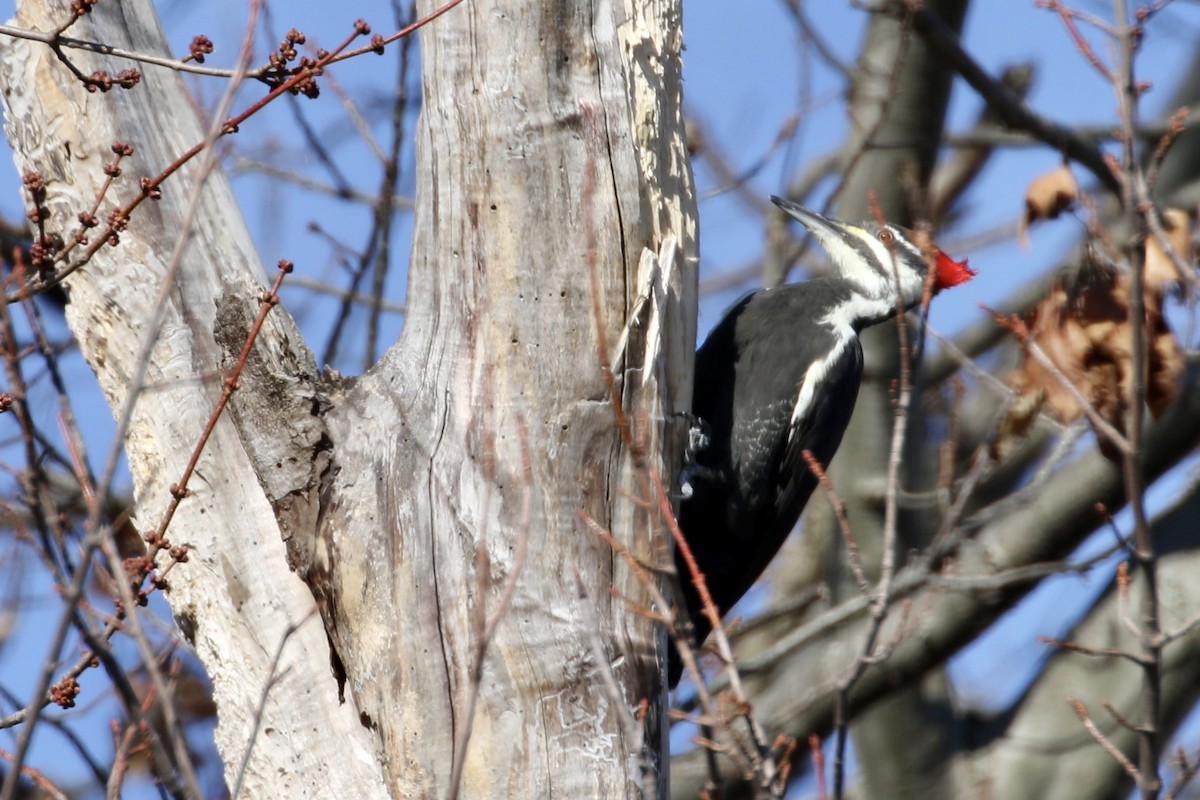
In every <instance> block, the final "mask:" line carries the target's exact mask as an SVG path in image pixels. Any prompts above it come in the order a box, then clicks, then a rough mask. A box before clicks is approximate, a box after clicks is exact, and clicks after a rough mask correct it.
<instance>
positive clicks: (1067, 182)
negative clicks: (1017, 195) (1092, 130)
mask: <svg viewBox="0 0 1200 800" xmlns="http://www.w3.org/2000/svg"><path fill="white" fill-rule="evenodd" d="M1078 199H1079V184H1078V183H1077V182H1076V181H1075V175H1074V174H1073V173H1072V172H1071V168H1070V167H1069V166H1067V164H1065V163H1064V164H1060V165H1059V166H1058V167H1057V168H1055V169H1052V170H1050V171H1049V172H1046V173H1043V174H1041V175H1039V176H1038V177H1036V178H1034V179H1033V181H1032V182H1031V183H1030V184H1029V188H1027V189H1026V190H1025V215H1024V216H1023V217H1021V220H1020V222H1018V223H1017V241H1018V242H1020V243H1021V246H1022V247H1025V248H1028V247H1029V226H1030V225H1031V224H1033V223H1034V222H1038V221H1040V220H1043V219H1054V218H1055V217H1057V216H1058V215H1059V214H1061V213H1062V212H1064V211H1066V210H1067V209H1068V208H1070V207H1071V206H1072V205H1073V204H1074V203H1075V201H1076V200H1078Z"/></svg>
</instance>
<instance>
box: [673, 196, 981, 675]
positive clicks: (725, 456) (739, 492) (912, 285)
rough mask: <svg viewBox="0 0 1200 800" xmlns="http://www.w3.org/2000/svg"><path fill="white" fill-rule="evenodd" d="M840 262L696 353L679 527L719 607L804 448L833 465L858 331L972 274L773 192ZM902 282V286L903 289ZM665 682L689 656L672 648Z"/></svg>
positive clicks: (775, 296) (750, 299)
mask: <svg viewBox="0 0 1200 800" xmlns="http://www.w3.org/2000/svg"><path fill="white" fill-rule="evenodd" d="M771 200H772V202H774V203H775V204H776V205H778V206H779V207H780V208H782V209H783V210H784V211H786V212H787V213H788V214H790V215H791V216H792V217H794V218H796V219H797V220H799V221H800V222H802V223H803V224H804V226H805V227H806V228H808V230H809V231H810V232H811V233H812V235H813V236H814V237H815V238H816V240H817V241H818V242H820V243H821V246H822V247H824V248H825V250H826V252H827V253H828V254H829V257H830V259H831V260H832V261H833V268H834V272H835V273H836V274H835V275H833V276H829V277H819V278H814V279H812V280H810V281H807V282H805V283H798V284H791V285H787V286H780V287H778V288H775V289H766V290H763V291H760V292H755V293H754V294H751V295H749V296H747V297H745V298H743V299H742V300H741V301H740V302H738V303H737V304H736V305H735V306H734V307H733V308H731V309H730V310H729V311H728V312H727V313H726V314H725V317H724V318H723V319H722V320H721V321H720V322H718V323H717V326H716V327H715V328H713V330H712V332H711V333H710V334H709V335H708V339H707V340H706V341H705V342H704V345H703V346H702V347H701V348H700V350H699V351H698V352H697V353H696V373H695V375H696V379H695V389H694V391H693V394H692V414H693V415H694V416H695V417H698V418H699V419H700V420H701V421H702V424H703V426H704V428H705V433H706V434H707V439H708V441H707V443H706V444H704V445H703V446H702V447H701V448H699V449H698V450H697V451H695V452H693V453H690V454H689V458H690V460H691V461H692V463H691V464H690V465H689V466H688V467H687V468H686V471H685V474H686V476H687V477H686V479H685V480H686V486H685V490H684V494H685V497H684V499H683V501H682V502H681V504H680V509H679V526H680V528H681V530H682V531H683V535H684V538H685V539H686V540H687V543H688V546H689V548H690V549H691V551H692V555H693V556H695V558H696V561H697V563H698V564H699V567H700V571H701V572H702V573H703V574H704V577H705V580H706V582H707V585H708V589H709V591H710V592H711V594H712V597H713V600H714V601H715V603H716V605H717V608H718V609H719V610H720V612H721V614H722V615H723V614H725V612H727V611H728V610H729V608H730V607H731V606H732V605H733V604H734V603H736V602H737V601H738V600H739V599H740V598H741V597H742V595H743V594H745V593H746V591H747V590H748V589H749V588H750V586H751V584H753V583H754V581H755V580H757V579H758V576H759V575H760V574H762V571H763V570H764V569H766V567H767V564H768V562H770V560H771V559H772V558H773V557H774V555H775V553H776V552H777V551H778V550H779V548H780V546H781V545H782V544H783V542H784V540H785V539H786V538H787V536H788V534H789V533H790V532H791V530H792V528H793V527H794V526H795V524H796V520H797V519H798V518H799V516H800V512H801V511H802V510H803V509H804V504H805V503H806V502H808V498H809V495H811V494H812V492H813V489H814V488H815V487H816V485H817V479H816V477H815V476H814V475H813V473H812V471H811V470H810V469H809V467H808V465H807V464H806V463H805V461H804V458H803V455H802V454H803V453H804V451H806V450H807V451H809V452H811V453H812V455H813V457H814V458H815V459H816V460H817V462H818V463H820V464H822V465H828V464H829V461H830V459H832V458H833V454H834V453H835V452H836V451H837V449H838V445H839V444H841V441H842V434H843V433H844V432H845V430H846V425H847V424H848V423H849V422H850V414H851V412H852V411H853V410H854V401H855V399H856V398H857V396H858V385H859V383H860V381H861V380H862V369H863V355H862V346H861V345H860V344H859V341H858V334H859V333H860V332H861V331H862V330H863V329H864V328H867V327H869V326H871V325H875V324H877V323H880V322H883V321H884V320H887V319H890V318H891V317H893V316H895V315H896V313H897V311H898V310H899V309H901V308H903V309H905V310H908V309H911V308H913V307H915V306H916V305H917V304H918V303H920V301H921V296H922V294H923V293H924V287H925V276H926V274H927V273H928V272H929V270H930V264H931V262H932V268H933V270H934V274H933V278H932V281H933V284H932V285H933V291H934V292H938V291H940V290H942V289H946V288H948V287H951V286H957V285H958V284H960V283H964V282H965V281H967V280H969V279H970V278H971V276H972V275H974V272H972V271H971V270H970V269H969V268H968V267H967V263H966V261H962V262H956V261H953V260H952V259H951V258H950V257H949V256H947V255H946V254H945V253H943V252H942V251H941V250H936V249H935V250H934V251H933V252H932V253H931V255H932V258H929V257H927V256H926V255H925V254H924V253H922V251H921V249H920V248H919V247H918V246H917V245H916V244H914V243H913V241H912V238H911V236H912V234H911V232H910V231H907V230H904V229H903V228H899V227H897V226H895V225H880V224H877V223H874V222H864V223H862V224H861V225H848V224H846V223H844V222H838V221H837V220H832V219H828V218H826V217H824V216H822V215H820V214H817V213H816V212H813V211H809V210H808V209H806V208H802V207H801V206H798V205H796V204H795V203H791V202H789V201H787V200H783V199H781V198H778V197H772V198H771ZM897 291H898V292H899V294H897ZM675 566H676V570H677V571H678V574H679V580H680V584H681V586H682V588H683V597H684V602H685V604H686V610H687V613H688V616H689V617H690V619H691V621H692V626H693V630H694V633H695V640H696V642H703V641H704V639H705V637H706V636H707V635H708V633H709V631H710V630H711V625H710V624H709V621H708V618H707V617H705V616H704V615H703V613H702V612H701V607H700V599H699V597H698V595H697V593H696V590H695V587H694V586H693V584H692V580H691V574H690V572H689V571H688V569H687V567H686V566H685V564H684V562H683V559H682V556H681V555H680V554H679V553H676V558H675ZM671 655H672V662H671V664H670V669H669V680H670V685H671V686H674V685H675V684H676V683H677V682H678V679H679V674H680V671H681V665H680V664H679V661H678V654H677V653H675V652H674V650H673V649H672V652H671Z"/></svg>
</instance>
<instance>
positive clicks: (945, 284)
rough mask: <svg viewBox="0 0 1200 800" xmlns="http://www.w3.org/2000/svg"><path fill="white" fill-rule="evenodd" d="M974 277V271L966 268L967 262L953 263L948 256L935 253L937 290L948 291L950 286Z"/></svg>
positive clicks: (964, 260)
mask: <svg viewBox="0 0 1200 800" xmlns="http://www.w3.org/2000/svg"><path fill="white" fill-rule="evenodd" d="M973 277H975V270H973V269H971V268H970V267H968V266H967V260H966V259H965V258H964V259H963V260H962V261H955V260H954V259H953V258H951V257H950V256H948V255H946V254H945V253H943V252H942V251H941V250H938V251H937V286H936V287H935V288H937V289H938V290H939V291H940V290H942V289H949V288H950V287H951V286H958V285H959V284H960V283H966V282H967V281H969V280H971V278H973Z"/></svg>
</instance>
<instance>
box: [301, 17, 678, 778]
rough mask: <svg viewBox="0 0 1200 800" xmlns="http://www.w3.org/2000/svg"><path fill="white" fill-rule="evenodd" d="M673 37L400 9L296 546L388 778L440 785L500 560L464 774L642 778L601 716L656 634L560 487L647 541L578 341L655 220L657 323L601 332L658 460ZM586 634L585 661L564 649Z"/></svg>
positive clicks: (636, 547)
mask: <svg viewBox="0 0 1200 800" xmlns="http://www.w3.org/2000/svg"><path fill="white" fill-rule="evenodd" d="M680 44H681V40H680V37H679V8H678V5H677V4H675V3H668V2H663V3H649V4H645V3H641V4H634V3H628V4H621V3H615V4H614V3H609V2H602V3H597V4H593V3H585V2H567V3H555V4H545V3H535V2H519V3H515V4H514V3H503V4H495V3H486V2H485V3H468V4H464V5H463V6H461V7H460V8H458V9H455V11H454V13H452V14H449V15H447V16H446V17H444V18H443V19H442V20H439V22H438V24H436V25H434V26H431V27H429V28H427V29H425V30H424V31H423V38H422V56H423V65H422V67H423V76H424V86H425V104H424V107H423V112H422V118H421V123H420V125H419V127H418V131H417V137H418V138H417V143H418V170H419V176H420V177H419V184H418V191H417V204H416V205H417V208H416V219H415V234H414V244H413V259H412V266H411V271H410V289H409V301H408V309H409V316H408V319H407V324H406V327H405V331H404V334H403V336H402V338H401V340H400V342H399V343H398V344H397V345H396V346H395V347H393V348H392V349H391V350H390V351H389V352H388V353H387V354H386V355H385V356H384V358H383V359H382V361H381V362H380V364H379V365H378V366H377V367H376V368H375V369H374V370H372V372H370V373H369V374H368V375H366V376H364V377H363V378H362V379H361V380H360V381H359V382H358V383H357V385H356V386H355V387H354V388H353V390H351V391H350V392H349V393H348V394H347V397H346V398H345V400H344V402H341V403H339V404H337V406H336V407H335V408H334V409H333V410H332V411H331V413H330V414H329V415H328V421H329V426H330V432H331V436H332V440H333V443H334V448H335V458H334V462H333V466H332V471H331V473H330V474H331V479H330V484H329V487H328V496H329V497H331V498H332V499H331V501H330V502H329V503H328V504H327V505H326V507H325V508H324V510H323V511H324V516H323V525H322V528H321V537H322V538H321V540H320V542H319V543H318V544H317V546H316V547H315V548H314V552H316V553H317V556H318V557H317V559H316V561H315V562H314V564H313V567H312V568H313V570H314V579H315V581H316V582H317V583H318V585H320V586H322V587H324V588H323V590H322V591H325V592H327V593H328V596H329V597H330V600H331V603H330V605H331V608H332V609H333V610H332V614H331V616H332V629H333V631H334V639H335V642H336V644H337V648H338V650H339V652H340V653H341V656H342V659H343V661H344V663H345V666H346V671H347V674H348V677H349V685H350V687H351V689H352V692H353V694H354V696H355V698H356V701H357V703H358V705H359V708H360V709H361V710H362V712H363V714H364V719H365V720H368V721H369V723H370V725H371V726H372V728H373V729H374V730H375V731H376V732H377V733H378V735H379V737H380V739H381V742H382V746H383V754H384V762H385V764H386V767H387V769H388V774H389V780H390V782H391V783H392V785H393V787H394V791H395V793H396V796H437V795H440V794H443V793H445V792H446V791H447V788H448V787H447V785H446V779H447V776H448V774H449V772H450V765H451V763H452V760H453V757H454V748H455V745H456V735H455V732H456V731H457V730H459V728H460V727H461V726H462V725H464V724H465V720H464V719H463V718H462V714H463V710H464V709H465V708H467V706H468V703H467V699H468V697H469V695H470V693H471V692H472V691H474V688H473V683H472V676H471V666H472V663H473V660H474V657H475V653H476V651H477V648H478V647H479V646H480V642H479V635H478V634H479V631H478V629H477V627H476V625H475V624H474V623H473V620H474V619H475V618H476V616H477V614H478V613H479V611H478V609H479V607H480V606H481V605H482V606H483V609H484V614H489V613H491V610H492V609H494V608H495V607H496V605H497V604H498V602H499V598H500V597H501V596H502V594H503V593H504V592H505V591H506V587H507V585H508V584H509V582H510V581H513V580H515V581H516V585H515V591H514V592H513V595H512V600H511V604H510V606H509V607H508V609H507V611H506V613H505V615H504V617H503V618H502V619H501V620H500V622H499V625H498V627H497V629H496V632H495V638H494V640H493V641H492V643H491V646H490V649H489V651H488V654H487V657H486V658H485V660H484V664H483V673H482V676H481V681H480V686H479V697H478V706H477V711H476V714H475V717H474V720H473V729H474V735H473V737H472V739H471V741H470V743H469V749H468V751H467V755H466V762H465V777H464V784H463V787H462V789H463V791H464V792H465V794H466V795H468V796H472V797H541V796H556V797H600V796H609V797H612V796H617V797H621V796H637V795H638V794H639V792H640V789H639V783H641V782H642V780H643V773H644V772H646V771H648V772H649V773H651V774H650V775H649V778H651V779H655V780H657V781H658V783H657V786H658V789H657V790H656V791H658V792H661V791H665V788H666V781H665V779H664V778H665V776H662V775H657V774H655V773H657V770H658V763H657V759H658V749H659V747H660V746H661V741H653V742H648V743H647V742H640V741H637V738H638V737H636V736H635V737H632V738H631V737H630V735H629V734H630V731H629V729H628V728H626V727H623V724H624V721H625V715H627V714H628V713H630V712H632V711H634V710H635V709H636V706H637V704H638V703H639V701H640V700H641V699H642V698H643V697H647V698H658V697H659V696H660V695H661V691H660V689H659V686H658V680H659V672H658V669H657V668H656V665H655V657H656V650H657V649H658V648H656V644H657V642H656V638H657V637H655V636H654V629H653V626H652V625H651V624H649V623H648V622H647V621H646V620H644V619H641V618H639V617H638V616H637V615H634V614H632V613H631V612H630V611H629V610H628V609H627V608H626V606H625V604H624V603H623V601H622V600H620V599H614V598H613V596H612V595H611V594H610V591H609V590H610V587H612V588H615V589H616V591H617V592H618V593H619V594H620V595H622V596H625V597H629V598H632V599H634V600H637V601H641V602H645V596H646V595H645V592H644V590H643V589H642V588H641V587H640V586H638V585H637V584H636V582H635V581H634V580H632V578H631V576H630V574H629V572H628V571H627V570H626V569H625V567H624V566H623V564H621V562H620V561H619V560H618V559H616V558H615V556H614V554H613V553H611V552H610V551H609V548H608V547H607V546H606V545H605V544H604V543H603V542H602V541H601V540H599V539H598V538H597V537H595V536H594V535H593V534H591V533H589V532H588V531H587V529H586V527H585V526H584V525H583V524H582V522H581V520H580V519H579V516H578V513H579V512H580V511H582V512H584V513H586V514H587V515H589V516H590V517H592V518H594V519H595V520H597V521H598V522H599V523H600V524H601V525H603V526H605V527H607V528H609V529H611V530H612V531H613V533H614V535H615V536H617V538H618V539H620V540H622V541H623V542H625V543H626V545H627V546H629V547H630V548H631V549H632V550H633V551H634V552H635V553H637V554H638V555H639V556H640V557H642V558H644V559H646V560H650V561H654V560H657V561H662V560H663V559H662V557H661V555H659V554H658V553H657V551H656V548H655V540H654V535H655V534H654V527H655V526H652V525H650V524H648V521H649V520H648V517H647V514H646V513H645V512H643V511H640V510H638V509H637V508H636V507H635V506H634V504H633V503H632V502H631V499H630V498H631V497H644V496H645V487H644V485H643V484H642V482H641V481H640V479H639V476H638V470H637V469H635V468H634V467H633V465H632V463H631V455H630V452H629V449H628V448H627V447H626V446H625V445H623V444H622V443H621V441H620V437H619V435H618V433H617V431H616V428H615V426H614V409H613V406H612V404H611V403H610V400H609V392H608V389H607V388H606V385H605V381H604V378H603V374H602V371H601V369H600V368H599V366H598V354H600V353H605V354H608V353H613V351H614V347H615V346H616V343H617V342H618V338H619V334H620V332H621V329H622V326H623V325H625V324H626V322H627V320H628V317H629V315H630V310H631V308H633V307H634V306H635V305H636V295H637V293H638V289H637V287H636V285H635V283H636V282H635V276H636V269H637V264H638V261H639V259H640V256H641V253H642V251H643V248H646V247H649V248H650V249H651V250H657V249H658V248H659V247H660V245H661V243H662V241H663V238H664V236H666V235H674V236H676V237H678V239H679V241H680V243H681V247H680V251H679V257H678V258H677V259H676V260H675V261H674V263H673V264H671V265H669V274H668V275H666V279H667V286H668V287H669V292H670V296H669V297H667V298H660V299H662V300H663V301H664V302H667V303H668V307H669V309H670V311H669V313H668V316H667V317H666V318H665V319H664V320H663V323H664V324H666V325H668V326H673V327H668V329H666V330H665V331H664V332H663V335H665V336H666V339H665V342H664V343H662V344H660V343H657V342H652V341H646V338H645V337H644V336H641V335H638V333H637V331H636V330H635V334H634V335H632V336H630V337H629V343H630V344H629V347H628V348H627V351H626V352H625V353H624V357H623V361H624V364H625V372H624V383H623V385H622V387H621V390H622V392H623V394H624V399H625V411H626V413H627V414H628V415H630V419H631V421H633V422H634V423H635V424H636V428H637V431H638V434H639V435H641V436H645V437H648V438H647V439H646V441H647V444H648V453H649V464H650V465H652V466H654V467H656V468H659V469H662V468H663V467H664V466H665V464H664V462H662V461H660V459H659V457H658V455H657V450H658V449H659V442H660V429H661V426H662V423H663V420H664V417H665V416H666V415H669V414H671V413H673V412H675V411H679V410H684V409H685V408H686V407H687V404H688V399H689V398H690V386H689V385H688V381H687V373H686V368H685V367H683V365H684V364H688V363H690V353H691V347H692V346H693V343H694V334H693V333H692V330H691V328H690V324H691V319H692V315H691V314H681V313H680V310H681V309H686V308H691V307H692V305H691V304H692V303H694V291H695V289H694V285H695V273H694V269H695V221H694V219H695V218H694V209H693V206H692V200H691V177H690V171H689V170H690V168H689V167H688V164H687V159H686V157H685V152H684V149H683V139H682V122H681V115H680V107H679V98H680V95H679V91H680V84H679V69H680V61H679V48H680ZM631 98H632V102H631ZM593 274H594V276H595V279H594V283H595V286H596V287H597V290H598V292H599V296H598V297H596V298H594V297H593V288H592V284H593V280H592V275H593ZM681 304H682V305H681ZM594 306H595V307H598V308H599V310H600V312H601V313H602V314H603V317H604V323H605V324H604V328H603V338H602V340H599V341H598V340H597V335H596V332H597V326H596V324H595V321H594V311H593V308H594ZM663 348H665V349H663ZM647 353H649V354H650V356H651V358H652V361H651V363H652V364H653V363H655V361H659V362H660V363H661V364H663V365H665V366H667V367H669V369H667V370H666V371H665V372H661V373H660V374H662V375H665V376H666V377H667V380H668V386H666V387H662V388H660V387H659V386H658V384H657V379H658V376H657V375H649V374H645V373H644V370H641V369H633V368H635V367H639V366H640V365H641V364H642V363H643V361H644V359H645V358H646V354H647ZM656 353H657V355H655V354H656ZM639 373H642V374H640V375H639ZM660 392H661V393H662V397H660V396H659V394H660ZM642 414H645V415H648V417H647V418H641V417H640V416H639V415H642ZM526 469H528V474H527V473H526ZM668 474H669V473H668ZM527 499H528V501H529V509H530V510H529V513H528V516H527V517H526V516H525V511H524V509H525V507H526V502H527ZM522 536H527V537H528V548H529V549H528V552H529V556H528V559H527V562H526V563H525V564H524V567H523V570H522V571H521V572H520V574H519V575H516V574H515V570H516V564H515V561H514V559H515V553H516V552H517V549H518V544H519V540H520V538H521V537H522ZM481 549H483V550H486V554H487V557H486V560H483V559H481V558H480V557H479V552H480V550H481ZM485 566H486V567H487V570H488V571H487V573H486V574H485V575H484V576H483V577H482V578H481V577H480V575H479V574H478V570H480V569H482V568H484V567H485ZM481 581H482V583H483V585H485V586H486V587H487V591H486V593H484V594H483V595H482V596H481V595H480V593H479V592H478V591H477V589H476V587H477V586H479V585H480V583H481ZM581 590H582V591H581ZM596 620H600V624H599V625H597V623H596ZM597 628H598V629H597ZM596 637H598V638H599V640H600V642H601V644H602V647H603V650H604V652H606V653H607V654H608V662H607V663H596V661H595V659H594V658H593V656H592V652H593V651H592V647H591V642H592V640H593V639H594V638H596ZM604 670H611V671H612V672H613V673H614V674H615V676H616V678H617V681H618V683H619V685H620V686H622V687H623V688H624V690H625V692H626V694H625V696H624V697H623V698H621V700H620V702H619V703H617V702H615V701H614V699H612V698H610V697H608V696H607V695H606V694H605V693H604V692H603V691H602V690H601V689H600V688H599V687H600V685H601V681H600V680H599V673H600V671H604ZM656 702H657V700H656ZM619 706H623V707H619ZM652 718H653V715H652ZM652 785H653V784H652V783H651V786H652Z"/></svg>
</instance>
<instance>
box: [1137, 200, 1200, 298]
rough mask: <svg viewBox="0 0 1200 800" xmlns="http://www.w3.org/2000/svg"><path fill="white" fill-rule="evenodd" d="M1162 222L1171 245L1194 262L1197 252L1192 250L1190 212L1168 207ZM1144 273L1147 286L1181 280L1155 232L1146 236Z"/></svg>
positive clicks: (1185, 257) (1186, 258)
mask: <svg viewBox="0 0 1200 800" xmlns="http://www.w3.org/2000/svg"><path fill="white" fill-rule="evenodd" d="M1162 224H1163V229H1164V230H1165V231H1166V234H1167V241H1169V242H1170V243H1171V247H1173V248H1175V252H1176V253H1178V254H1179V256H1180V257H1181V258H1182V259H1183V260H1184V261H1186V262H1187V263H1189V264H1190V263H1192V262H1193V261H1194V260H1195V254H1194V253H1193V252H1192V224H1191V220H1190V219H1189V217H1188V213H1187V212H1186V211H1183V210H1182V209H1178V208H1168V209H1166V210H1165V211H1163V212H1162ZM1143 274H1144V275H1145V280H1146V286H1147V287H1159V286H1163V285H1175V284H1177V283H1178V282H1179V274H1178V273H1177V272H1176V270H1175V263H1174V262H1173V261H1172V260H1171V257H1170V256H1168V255H1167V254H1166V252H1165V251H1164V250H1163V249H1162V245H1160V244H1159V243H1158V237H1156V236H1154V235H1153V234H1151V235H1150V236H1148V237H1146V268H1145V272H1144V273H1143Z"/></svg>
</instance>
